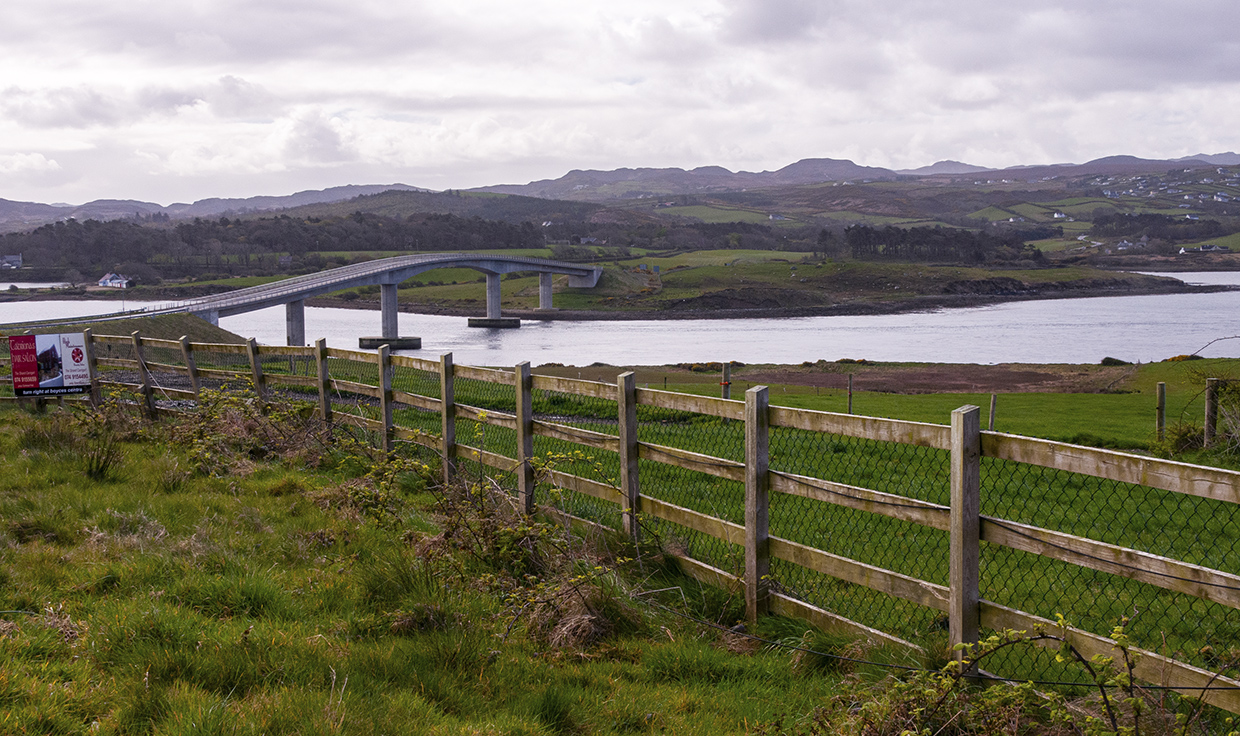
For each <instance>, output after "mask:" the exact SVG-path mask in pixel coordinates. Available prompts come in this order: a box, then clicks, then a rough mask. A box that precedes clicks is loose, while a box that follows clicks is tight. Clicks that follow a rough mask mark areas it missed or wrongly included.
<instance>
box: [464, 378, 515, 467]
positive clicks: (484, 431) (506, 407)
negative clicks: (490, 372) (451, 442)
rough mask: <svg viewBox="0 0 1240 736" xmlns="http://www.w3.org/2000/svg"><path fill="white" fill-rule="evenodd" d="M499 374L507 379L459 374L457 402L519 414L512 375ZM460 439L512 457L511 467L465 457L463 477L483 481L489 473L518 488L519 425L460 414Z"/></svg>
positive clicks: (483, 448) (472, 445) (477, 446)
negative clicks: (470, 376)
mask: <svg viewBox="0 0 1240 736" xmlns="http://www.w3.org/2000/svg"><path fill="white" fill-rule="evenodd" d="M495 378H496V379H498V380H502V381H504V382H502V383H500V382H498V380H497V381H486V380H481V379H477V378H462V377H461V376H459V375H458V376H457V377H456V378H455V380H454V382H453V392H454V396H455V400H456V403H457V405H465V406H472V407H475V408H478V409H482V410H483V411H484V412H488V413H489V412H495V413H497V414H509V415H515V414H516V401H517V399H516V389H515V388H514V387H513V385H512V382H511V381H512V379H511V375H503V374H496V376H495ZM456 441H457V443H458V444H461V445H468V446H470V447H475V448H478V449H480V450H485V451H486V452H491V453H495V454H498V455H503V456H504V457H506V458H509V459H511V461H512V462H511V463H510V464H508V466H507V467H500V468H493V467H491V466H488V465H485V464H484V463H481V462H479V461H477V460H476V459H474V458H464V459H462V460H459V461H458V463H457V468H458V471H459V473H460V475H461V476H462V477H465V478H473V479H476V480H478V481H480V482H481V481H484V480H485V479H486V478H488V477H489V478H491V479H493V480H494V481H495V482H497V483H498V484H499V485H500V486H501V487H503V488H504V489H505V490H507V491H510V492H512V491H515V489H516V487H517V476H516V473H515V472H514V469H515V467H516V463H517V460H516V458H517V432H516V430H515V429H512V428H508V427H499V426H496V425H494V424H490V423H489V422H486V421H477V420H474V419H466V418H463V417H457V418H456Z"/></svg>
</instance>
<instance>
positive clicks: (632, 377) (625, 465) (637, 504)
mask: <svg viewBox="0 0 1240 736" xmlns="http://www.w3.org/2000/svg"><path fill="white" fill-rule="evenodd" d="M616 410H617V414H618V416H619V420H620V426H619V434H620V437H619V440H620V496H621V497H622V498H623V499H624V500H623V501H622V503H623V505H624V507H625V508H624V518H623V522H624V533H625V534H627V535H629V538H630V539H632V540H633V542H634V544H636V543H638V542H641V527H640V526H639V525H638V523H637V515H638V514H639V513H641V510H642V508H641V505H642V501H641V485H640V484H639V483H638V476H637V375H636V374H635V373H633V372H632V371H628V372H627V373H621V374H620V375H619V376H617V377H616Z"/></svg>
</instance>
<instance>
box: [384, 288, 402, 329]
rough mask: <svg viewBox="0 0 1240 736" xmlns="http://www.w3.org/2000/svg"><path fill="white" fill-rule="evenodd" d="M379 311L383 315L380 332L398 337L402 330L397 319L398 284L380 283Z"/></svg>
mask: <svg viewBox="0 0 1240 736" xmlns="http://www.w3.org/2000/svg"><path fill="white" fill-rule="evenodd" d="M379 312H380V315H381V317H380V327H379V334H381V335H383V336H384V337H396V335H397V333H398V332H399V331H400V328H399V327H398V326H397V320H396V316H397V314H399V312H398V310H397V309H396V284H380V285H379Z"/></svg>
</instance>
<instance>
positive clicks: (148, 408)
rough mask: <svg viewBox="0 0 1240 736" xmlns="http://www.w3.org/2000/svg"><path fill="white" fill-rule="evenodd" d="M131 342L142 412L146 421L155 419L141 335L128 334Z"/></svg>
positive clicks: (153, 399)
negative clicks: (140, 390)
mask: <svg viewBox="0 0 1240 736" xmlns="http://www.w3.org/2000/svg"><path fill="white" fill-rule="evenodd" d="M129 337H130V338H131V339H132V340H133V359H134V360H135V361H137V363H138V375H139V376H141V377H142V410H143V412H144V413H145V414H146V418H147V419H152V420H153V419H154V418H155V391H154V389H153V388H152V387H151V372H150V371H149V370H147V367H146V356H145V355H144V354H143V352H142V334H141V333H140V332H139V331H138V330H134V331H133V332H132V333H130V335H129Z"/></svg>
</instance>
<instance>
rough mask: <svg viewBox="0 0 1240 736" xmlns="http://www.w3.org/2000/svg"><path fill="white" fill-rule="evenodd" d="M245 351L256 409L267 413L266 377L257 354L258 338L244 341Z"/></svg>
mask: <svg viewBox="0 0 1240 736" xmlns="http://www.w3.org/2000/svg"><path fill="white" fill-rule="evenodd" d="M245 346H246V352H247V353H248V354H249V356H250V374H251V377H252V378H253V379H254V394H255V395H256V396H258V409H259V411H261V412H263V413H264V414H266V413H267V378H266V377H265V376H263V362H262V359H261V358H260V357H259V355H258V340H255V339H254V338H252V337H251V338H250V339H249V340H246V342H245Z"/></svg>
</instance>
